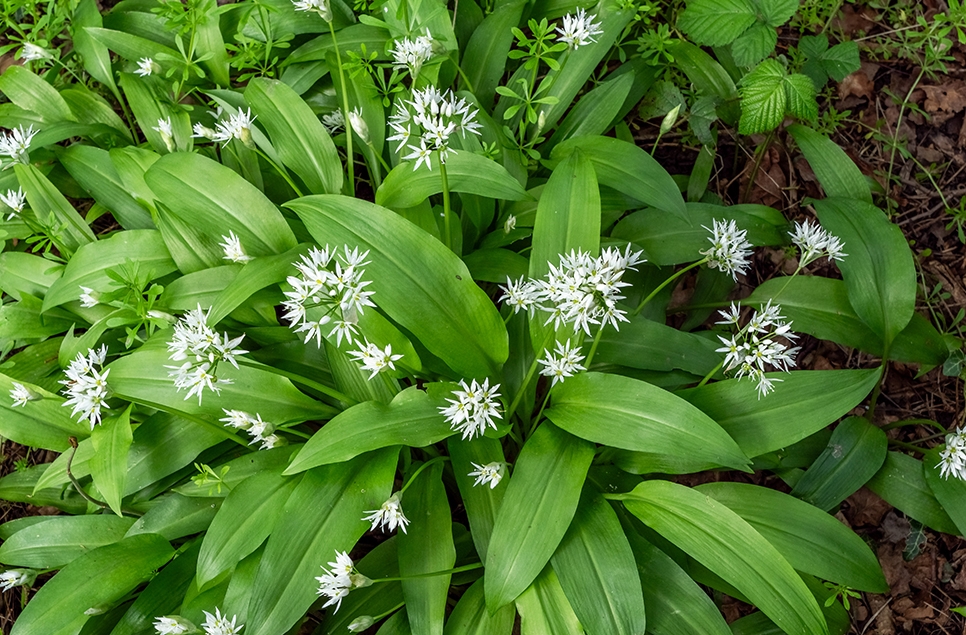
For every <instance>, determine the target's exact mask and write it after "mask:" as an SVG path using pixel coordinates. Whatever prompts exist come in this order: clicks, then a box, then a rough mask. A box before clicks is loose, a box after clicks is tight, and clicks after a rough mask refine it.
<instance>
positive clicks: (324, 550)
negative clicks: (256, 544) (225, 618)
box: [246, 449, 397, 635]
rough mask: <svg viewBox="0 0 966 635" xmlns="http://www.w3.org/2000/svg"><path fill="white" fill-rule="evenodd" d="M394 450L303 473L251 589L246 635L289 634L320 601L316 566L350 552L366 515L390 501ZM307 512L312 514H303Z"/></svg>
mask: <svg viewBox="0 0 966 635" xmlns="http://www.w3.org/2000/svg"><path fill="white" fill-rule="evenodd" d="M396 457H397V451H396V450H390V449H386V450H380V451H377V452H374V453H372V454H368V455H366V456H362V457H359V458H356V459H353V460H352V461H350V462H348V463H340V464H338V465H328V466H324V467H318V468H315V469H314V470H310V471H308V472H306V473H305V474H304V475H303V476H302V478H301V480H300V482H299V484H298V485H297V486H296V488H295V491H293V492H292V495H291V496H289V499H288V501H286V503H285V506H284V507H283V509H282V512H281V518H284V519H285V521H284V522H283V523H281V524H279V525H277V526H276V527H275V528H274V529H273V530H272V535H271V536H270V537H269V539H268V543H267V544H266V545H265V554H264V555H263V556H262V560H261V563H260V565H259V568H258V573H257V574H256V575H255V582H254V583H253V584H252V596H251V604H250V605H249V616H248V620H249V623H248V624H247V626H246V628H250V629H251V630H246V633H247V635H277V633H284V632H286V631H288V630H289V629H290V628H291V627H292V626H293V625H294V624H295V623H296V622H297V621H298V620H299V619H301V618H302V616H303V615H305V612H306V611H307V610H308V609H309V607H310V606H311V605H312V603H313V602H315V601H316V600H317V599H318V596H317V595H316V593H315V590H316V586H315V584H314V583H313V581H312V578H313V577H314V576H316V575H320V571H321V570H320V569H319V567H320V566H323V565H324V564H325V563H327V562H331V561H332V560H334V558H333V556H334V555H335V552H336V551H348V550H350V549H351V548H352V545H354V544H355V542H356V541H357V540H358V539H359V537H360V536H362V534H363V533H364V532H365V530H366V529H367V527H368V524H367V523H365V522H364V521H362V520H361V518H362V516H363V513H364V512H365V510H367V509H378V508H379V506H380V505H382V503H383V502H384V501H385V500H386V499H387V498H389V489H390V487H392V479H393V474H394V472H395V467H396ZM308 510H311V513H306V512H307V511H308Z"/></svg>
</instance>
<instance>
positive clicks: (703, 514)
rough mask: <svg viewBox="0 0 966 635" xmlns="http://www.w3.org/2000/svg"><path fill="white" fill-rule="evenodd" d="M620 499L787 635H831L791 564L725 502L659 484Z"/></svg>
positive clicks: (650, 483) (643, 486)
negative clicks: (733, 588)
mask: <svg viewBox="0 0 966 635" xmlns="http://www.w3.org/2000/svg"><path fill="white" fill-rule="evenodd" d="M621 498H622V500H623V502H624V506H625V507H627V509H628V511H630V512H631V513H632V514H634V515H635V516H637V517H638V518H640V519H641V520H642V521H643V522H644V524H645V525H647V526H648V527H650V528H651V529H653V530H654V531H656V532H657V533H659V534H661V535H662V536H664V537H665V538H666V539H668V540H669V541H671V542H672V543H674V544H675V545H676V546H678V547H679V548H680V549H682V550H683V551H684V552H685V553H687V554H688V555H689V556H691V557H692V558H694V559H695V560H697V561H698V562H700V563H701V564H703V565H704V566H706V567H708V569H710V570H711V571H712V572H714V573H715V574H717V575H719V576H721V577H722V578H723V579H724V580H725V581H726V582H728V583H729V584H731V585H733V586H734V587H735V588H737V589H738V590H739V591H740V592H741V593H742V594H744V595H745V596H746V597H747V598H748V599H749V600H750V601H751V602H752V603H753V604H755V605H756V606H757V607H758V608H760V609H761V610H762V611H763V612H764V613H765V614H766V615H768V617H770V618H771V619H772V620H774V621H775V623H776V624H778V625H779V626H780V627H781V628H782V629H783V630H784V631H785V632H786V633H788V634H789V635H828V627H827V626H826V623H825V618H824V617H823V616H822V611H821V610H820V609H819V607H818V604H817V603H816V601H815V598H814V597H813V596H812V594H811V593H810V592H809V590H808V587H806V586H805V583H804V582H802V579H801V578H800V577H799V576H798V574H797V573H795V570H794V569H793V568H792V566H791V565H790V564H789V563H788V561H787V560H785V559H784V558H783V557H782V556H781V554H779V553H778V551H776V550H775V548H774V547H773V546H771V544H769V543H768V541H767V540H765V539H764V538H763V537H762V536H761V534H759V533H758V532H757V531H755V529H754V528H753V527H752V526H751V525H749V524H748V523H747V522H746V521H744V520H743V519H742V518H741V517H740V516H738V515H737V514H736V513H734V512H733V511H731V510H730V509H728V508H727V507H725V506H724V505H722V504H721V503H718V502H716V501H715V500H714V499H712V498H711V497H710V496H705V495H704V494H701V493H699V492H697V491H695V490H693V489H691V488H689V487H685V486H684V485H678V484H676V483H671V482H669V481H659V480H654V481H645V482H644V483H641V484H640V485H638V486H637V487H635V488H634V490H633V491H632V492H630V493H629V494H624V495H622V496H621Z"/></svg>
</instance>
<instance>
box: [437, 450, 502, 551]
mask: <svg viewBox="0 0 966 635" xmlns="http://www.w3.org/2000/svg"><path fill="white" fill-rule="evenodd" d="M446 446H447V448H448V449H449V456H450V460H451V461H452V462H453V474H454V476H455V477H456V485H457V487H459V490H460V494H461V495H462V498H463V506H464V507H465V508H466V518H467V520H469V522H470V533H471V534H472V535H473V544H474V545H475V546H476V552H477V553H478V554H480V560H482V561H484V562H485V561H486V554H487V551H488V550H489V546H490V536H491V534H492V533H493V525H494V523H495V522H496V514H497V512H498V511H499V509H500V505H501V504H502V503H503V496H504V494H505V493H506V487H500V485H497V486H496V487H477V486H476V477H474V476H470V472H473V471H475V470H476V468H475V467H474V466H473V463H476V464H477V465H488V464H490V463H505V462H506V457H504V456H503V446H502V445H500V442H499V440H497V439H491V438H489V437H487V436H482V437H478V438H476V439H473V440H469V439H467V440H465V441H464V440H463V439H461V438H459V437H458V436H452V437H450V438H449V440H448V441H447V442H446Z"/></svg>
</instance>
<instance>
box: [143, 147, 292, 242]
mask: <svg viewBox="0 0 966 635" xmlns="http://www.w3.org/2000/svg"><path fill="white" fill-rule="evenodd" d="M144 178H145V180H146V181H147V183H148V185H150V186H151V189H152V190H154V193H155V194H156V195H157V197H158V199H159V200H160V201H161V202H162V203H164V204H165V206H166V207H167V208H168V209H169V210H170V211H171V214H172V215H174V216H176V217H178V218H179V219H181V220H182V221H184V222H190V223H191V225H192V226H193V227H195V228H196V229H198V230H200V231H201V232H203V233H204V234H205V235H206V236H207V237H208V239H209V240H211V241H212V242H217V241H218V240H219V237H222V236H227V235H228V232H229V231H234V232H235V235H236V236H238V238H239V240H240V241H241V244H242V247H243V248H244V250H245V253H246V254H248V255H249V256H268V255H272V254H278V253H282V252H284V251H288V250H289V249H292V248H293V247H295V245H296V240H295V235H294V234H292V230H291V229H289V226H288V223H286V222H285V218H283V217H282V214H281V212H280V211H279V210H278V208H277V207H275V205H274V204H273V203H272V202H271V201H269V200H268V199H267V198H265V195H264V194H262V193H261V192H260V191H259V190H258V188H256V187H255V186H254V185H252V184H251V183H249V182H248V181H246V180H245V179H243V178H242V177H241V176H239V175H238V174H237V173H235V172H234V171H233V170H231V169H229V168H226V167H225V166H223V165H221V164H219V163H215V162H214V161H212V160H211V159H207V158H205V157H203V156H201V155H199V154H188V153H183V152H179V153H174V154H169V155H165V156H163V157H161V158H160V159H158V160H157V161H156V162H155V163H154V164H153V165H152V166H151V167H150V168H149V169H148V171H147V173H146V174H145V175H144Z"/></svg>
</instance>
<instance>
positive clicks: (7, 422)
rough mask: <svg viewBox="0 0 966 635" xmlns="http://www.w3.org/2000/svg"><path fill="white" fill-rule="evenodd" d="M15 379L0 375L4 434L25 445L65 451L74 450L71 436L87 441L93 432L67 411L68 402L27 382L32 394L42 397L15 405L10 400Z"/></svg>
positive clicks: (1, 430) (0, 430)
mask: <svg viewBox="0 0 966 635" xmlns="http://www.w3.org/2000/svg"><path fill="white" fill-rule="evenodd" d="M13 382H14V380H13V379H11V378H10V377H8V376H7V375H3V374H0V435H2V436H3V437H5V438H7V439H10V440H11V441H14V442H16V443H20V444H21V445H26V446H29V447H32V448H41V449H44V450H53V451H55V452H63V451H64V450H66V449H67V448H69V447H70V443H69V441H68V439H69V438H70V437H78V438H82V439H83V438H87V437H88V436H90V434H91V429H90V427H89V426H88V425H87V423H86V422H83V423H82V422H78V421H74V420H73V419H72V418H71V416H70V410H69V409H67V408H63V407H62V405H63V403H64V399H63V398H62V397H60V396H57V395H54V394H51V393H49V392H47V391H46V390H44V389H43V388H40V387H39V386H34V385H32V384H28V383H26V382H18V383H20V384H22V385H24V386H25V387H26V388H27V390H29V391H30V392H31V393H32V394H34V395H37V396H38V397H42V399H36V400H34V401H28V402H27V403H26V404H25V405H23V406H14V405H13V400H12V399H11V397H10V391H11V390H13Z"/></svg>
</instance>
